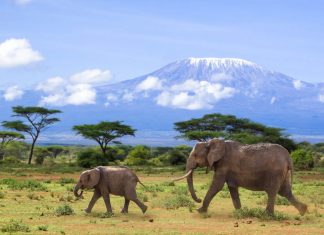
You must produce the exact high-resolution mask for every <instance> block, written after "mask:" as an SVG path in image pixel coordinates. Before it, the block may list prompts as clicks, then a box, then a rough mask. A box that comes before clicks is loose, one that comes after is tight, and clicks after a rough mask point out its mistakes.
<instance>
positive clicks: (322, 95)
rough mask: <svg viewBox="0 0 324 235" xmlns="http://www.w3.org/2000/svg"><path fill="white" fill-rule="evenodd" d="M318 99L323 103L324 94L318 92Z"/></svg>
mask: <svg viewBox="0 0 324 235" xmlns="http://www.w3.org/2000/svg"><path fill="white" fill-rule="evenodd" d="M318 100H319V101H320V102H322V103H324V94H319V95H318Z"/></svg>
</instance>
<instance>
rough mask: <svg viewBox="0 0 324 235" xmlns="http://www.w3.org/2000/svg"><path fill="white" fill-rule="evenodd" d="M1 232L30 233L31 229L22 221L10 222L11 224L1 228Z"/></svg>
mask: <svg viewBox="0 0 324 235" xmlns="http://www.w3.org/2000/svg"><path fill="white" fill-rule="evenodd" d="M1 232H4V233H15V232H25V233H26V232H27V233H28V232H30V228H29V226H28V225H25V224H23V223H22V221H21V220H20V221H17V220H10V222H9V223H8V224H6V225H4V226H3V227H2V228H1Z"/></svg>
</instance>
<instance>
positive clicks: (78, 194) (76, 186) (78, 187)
mask: <svg viewBox="0 0 324 235" xmlns="http://www.w3.org/2000/svg"><path fill="white" fill-rule="evenodd" d="M79 189H80V184H79V183H77V185H75V187H74V190H73V193H74V196H76V197H81V196H82V193H83V191H82V190H81V193H78V191H79Z"/></svg>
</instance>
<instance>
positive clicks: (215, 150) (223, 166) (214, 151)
mask: <svg viewBox="0 0 324 235" xmlns="http://www.w3.org/2000/svg"><path fill="white" fill-rule="evenodd" d="M197 167H208V168H209V169H213V170H214V176H213V181H212V184H211V186H210V188H209V190H208V192H207V194H206V196H205V198H204V201H203V205H202V207H200V208H199V209H198V211H199V212H207V209H208V206H209V204H210V202H211V200H212V199H213V197H214V196H215V195H216V194H217V193H218V192H219V191H220V190H222V188H223V186H224V184H225V183H226V184H227V186H228V188H229V191H230V194H231V198H232V201H233V204H234V207H235V209H239V208H241V202H240V198H239V193H238V187H243V188H246V189H250V190H254V191H265V192H266V193H267V194H268V203H267V207H266V212H268V213H269V214H273V211H274V203H275V198H276V195H277V193H278V194H279V195H281V196H283V197H286V198H287V199H288V200H289V201H290V202H291V203H292V204H293V205H294V206H295V207H296V208H297V210H298V211H299V213H300V214H301V215H304V214H305V212H306V210H307V206H306V205H305V204H303V203H301V202H299V201H298V200H297V199H296V198H295V197H294V195H293V194H292V191H291V186H292V185H291V184H292V183H291V182H292V170H293V166H292V161H291V158H290V155H289V153H288V151H287V150H286V149H285V148H284V147H282V146H280V145H277V144H269V143H261V144H253V145H242V144H240V143H238V142H236V141H224V140H220V139H212V140H210V141H209V142H199V143H197V144H196V145H195V147H194V148H193V150H192V151H191V153H190V156H189V158H188V159H187V164H186V172H187V173H186V174H185V175H184V176H182V177H180V178H178V179H176V180H181V179H184V178H187V183H188V187H189V191H190V193H191V196H192V198H193V199H194V200H195V201H196V202H198V203H200V202H201V200H200V199H199V198H198V197H197V196H196V193H195V190H194V186H193V177H192V176H193V171H194V169H195V168H197Z"/></svg>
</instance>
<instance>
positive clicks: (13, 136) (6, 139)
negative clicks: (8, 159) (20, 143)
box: [0, 131, 25, 160]
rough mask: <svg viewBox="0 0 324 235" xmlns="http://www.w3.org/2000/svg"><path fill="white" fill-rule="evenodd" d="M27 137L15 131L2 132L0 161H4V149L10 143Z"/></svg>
mask: <svg viewBox="0 0 324 235" xmlns="http://www.w3.org/2000/svg"><path fill="white" fill-rule="evenodd" d="M24 138H25V136H23V135H22V134H20V133H17V132H13V131H0V160H3V157H4V149H5V147H6V145H7V144H8V143H10V142H11V141H14V140H22V139H24Z"/></svg>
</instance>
